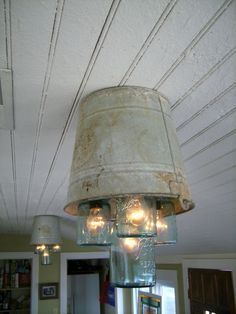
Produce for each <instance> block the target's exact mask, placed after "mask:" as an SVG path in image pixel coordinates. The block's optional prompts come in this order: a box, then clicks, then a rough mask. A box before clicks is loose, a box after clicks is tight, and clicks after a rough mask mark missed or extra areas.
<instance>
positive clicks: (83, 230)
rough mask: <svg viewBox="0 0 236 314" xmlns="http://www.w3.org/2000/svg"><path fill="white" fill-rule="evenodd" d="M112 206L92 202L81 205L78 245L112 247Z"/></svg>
mask: <svg viewBox="0 0 236 314" xmlns="http://www.w3.org/2000/svg"><path fill="white" fill-rule="evenodd" d="M109 216H110V206H109V204H108V203H106V202H101V201H97V202H96V201H90V202H86V203H82V204H80V205H79V209H78V220H77V244H78V245H84V246H86V245H101V246H102V245H110V226H111V223H110V220H109Z"/></svg>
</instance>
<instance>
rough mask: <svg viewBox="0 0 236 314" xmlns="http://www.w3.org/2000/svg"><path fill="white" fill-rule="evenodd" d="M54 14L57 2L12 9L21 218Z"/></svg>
mask: <svg viewBox="0 0 236 314" xmlns="http://www.w3.org/2000/svg"><path fill="white" fill-rule="evenodd" d="M55 10H56V1H50V2H47V3H46V2H45V3H42V2H40V1H31V2H28V1H20V2H18V1H14V2H12V5H11V15H12V50H13V51H12V60H13V69H14V85H13V88H14V100H15V119H16V133H15V147H16V149H15V154H16V166H17V167H16V179H17V193H18V204H19V215H21V216H23V215H24V211H25V206H26V201H27V185H28V184H29V177H30V169H31V164H32V154H33V148H34V143H35V135H36V126H37V118H38V110H39V108H40V99H41V92H42V87H43V83H44V74H45V70H46V67H47V57H48V51H49V47H50V39H51V32H52V28H53V21H54V14H55ZM39 16H40V18H37V17H39ZM29 86H30V88H29Z"/></svg>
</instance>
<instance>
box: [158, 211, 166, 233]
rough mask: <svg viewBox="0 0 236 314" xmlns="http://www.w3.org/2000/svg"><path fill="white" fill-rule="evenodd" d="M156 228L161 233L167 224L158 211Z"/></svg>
mask: <svg viewBox="0 0 236 314" xmlns="http://www.w3.org/2000/svg"><path fill="white" fill-rule="evenodd" d="M156 228H157V233H161V232H163V231H165V230H167V229H168V225H167V224H165V222H164V221H163V219H162V218H161V216H160V214H158V213H157V218H156Z"/></svg>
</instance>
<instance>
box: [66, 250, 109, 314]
mask: <svg viewBox="0 0 236 314" xmlns="http://www.w3.org/2000/svg"><path fill="white" fill-rule="evenodd" d="M105 258H109V251H103V252H80V253H61V266H60V313H61V314H66V313H67V261H68V260H73V259H74V260H79V259H105Z"/></svg>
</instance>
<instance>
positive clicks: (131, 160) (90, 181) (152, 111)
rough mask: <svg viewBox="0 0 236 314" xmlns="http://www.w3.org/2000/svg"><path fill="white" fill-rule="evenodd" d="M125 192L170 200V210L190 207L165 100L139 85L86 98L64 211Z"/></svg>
mask: <svg viewBox="0 0 236 314" xmlns="http://www.w3.org/2000/svg"><path fill="white" fill-rule="evenodd" d="M127 195H128V196H130V195H143V196H152V197H156V198H157V199H159V198H162V197H164V198H171V199H172V201H173V203H174V205H175V213H176V214H179V213H182V212H185V211H188V210H190V209H192V208H193V207H194V204H193V202H192V199H191V195H190V191H189V188H188V185H187V181H186V177H185V174H184V169H183V162H182V156H181V152H180V147H179V144H178V140H177V135H176V129H175V127H174V124H173V121H172V118H171V115H170V106H169V102H168V100H167V99H166V98H165V97H163V96H162V95H160V94H159V93H158V92H156V91H154V90H152V89H148V88H143V87H133V86H125V87H112V88H107V89H103V90H100V91H97V92H94V93H92V94H90V95H89V96H87V97H86V98H85V99H84V100H83V101H82V102H81V104H80V107H79V121H78V128H77V134H76V141H75V148H74V155H73V162H72V167H71V175H70V184H69V191H68V202H67V205H66V207H65V211H66V212H67V213H69V214H71V215H78V205H79V204H80V203H81V202H86V201H91V200H98V199H100V200H102V199H105V200H108V201H110V202H111V207H112V199H114V198H116V199H117V198H118V197H125V196H127Z"/></svg>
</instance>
